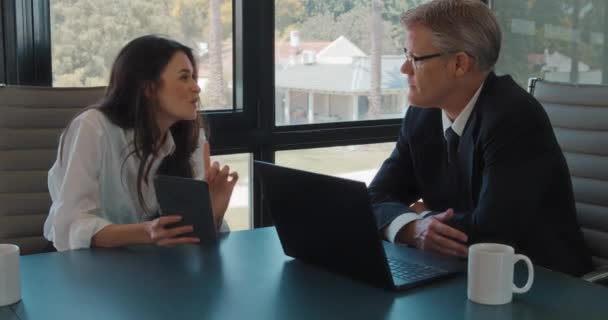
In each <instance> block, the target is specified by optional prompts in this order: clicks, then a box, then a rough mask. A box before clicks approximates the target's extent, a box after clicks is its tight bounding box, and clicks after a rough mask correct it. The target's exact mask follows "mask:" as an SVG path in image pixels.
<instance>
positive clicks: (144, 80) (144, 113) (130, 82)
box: [59, 35, 203, 213]
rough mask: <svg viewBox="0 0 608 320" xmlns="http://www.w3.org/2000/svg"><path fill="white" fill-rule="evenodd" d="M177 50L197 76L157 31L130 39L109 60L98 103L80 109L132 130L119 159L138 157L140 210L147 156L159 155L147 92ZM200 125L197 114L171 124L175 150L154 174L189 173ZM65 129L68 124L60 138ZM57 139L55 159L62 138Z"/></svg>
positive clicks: (155, 85) (175, 44)
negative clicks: (107, 78) (105, 83)
mask: <svg viewBox="0 0 608 320" xmlns="http://www.w3.org/2000/svg"><path fill="white" fill-rule="evenodd" d="M177 52H183V53H184V54H186V56H188V59H189V60H190V62H191V63H192V66H193V67H194V75H195V76H196V75H198V70H197V64H196V61H195V59H194V55H193V53H192V49H190V48H189V47H187V46H185V45H183V44H181V43H179V42H177V41H175V40H171V39H168V38H165V37H161V36H157V35H146V36H142V37H139V38H136V39H134V40H132V41H131V42H129V43H128V44H127V45H126V46H125V47H124V48H123V49H122V50H121V51H120V53H119V54H118V56H117V57H116V60H114V64H113V65H112V73H111V75H110V83H109V85H108V87H107V89H106V92H105V94H104V97H103V98H102V100H101V102H100V103H99V104H97V105H95V106H91V107H89V108H87V109H85V110H83V111H82V112H84V111H86V110H88V109H91V108H97V109H99V110H100V111H101V112H102V113H103V114H104V115H105V116H106V117H108V119H109V120H110V121H111V122H112V123H114V124H115V125H116V126H118V127H120V128H122V129H125V130H133V142H132V145H131V146H130V149H129V150H128V153H127V156H126V157H125V159H124V161H126V160H127V158H128V157H130V156H135V157H136V158H137V159H138V160H139V161H140V163H139V167H138V170H137V197H138V200H139V203H140V205H141V207H142V208H143V209H144V211H145V213H149V212H148V208H147V205H146V203H145V200H144V197H143V194H142V187H143V184H148V183H149V181H148V176H149V173H150V169H151V166H152V161H151V160H148V159H149V158H150V156H152V159H154V158H156V157H157V156H158V146H160V145H161V142H162V141H161V140H162V139H163V137H161V132H160V129H159V127H158V124H157V123H156V118H155V112H154V110H155V107H156V103H157V102H156V100H155V99H149V98H147V95H146V91H150V90H151V91H152V92H154V93H156V90H157V89H158V88H160V87H161V86H162V83H161V73H162V71H163V69H164V68H165V67H166V66H167V64H168V63H169V61H170V60H171V58H172V57H173V55H175V54H176V53H177ZM152 96H155V94H154V95H152ZM202 125H203V123H202V119H200V115H199V116H197V118H196V119H195V120H181V121H178V122H176V123H175V124H174V125H173V126H171V128H170V131H171V135H172V136H173V140H174V142H175V151H174V152H173V153H172V154H170V155H169V156H167V157H165V158H164V159H163V161H162V162H161V165H160V167H159V169H158V173H160V174H168V175H174V176H181V177H188V178H191V177H193V175H194V172H193V168H192V164H191V163H190V159H191V157H192V153H193V152H194V151H195V150H196V149H197V147H198V139H199V132H200V129H201V126H202ZM68 130H69V125H68V126H67V127H66V129H65V131H64V136H65V133H66V132H67V131H68ZM61 140H62V141H61V146H60V150H59V152H60V161H61V152H62V150H63V142H64V141H63V139H61ZM124 163H125V162H123V165H124ZM121 174H122V169H121Z"/></svg>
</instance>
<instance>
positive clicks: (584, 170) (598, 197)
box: [530, 79, 608, 267]
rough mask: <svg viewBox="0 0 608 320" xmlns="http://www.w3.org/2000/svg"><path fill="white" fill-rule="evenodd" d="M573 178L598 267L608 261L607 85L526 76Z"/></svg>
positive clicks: (585, 232)
mask: <svg viewBox="0 0 608 320" xmlns="http://www.w3.org/2000/svg"><path fill="white" fill-rule="evenodd" d="M530 92H531V93H532V95H534V97H536V99H537V100H538V101H540V103H541V104H542V105H543V107H544V108H545V111H546V112H547V114H548V115H549V118H550V120H551V124H552V126H553V130H554V132H555V135H556V137H557V141H558V142H559V144H560V146H561V148H562V151H563V152H564V156H565V157H566V161H567V162H568V167H569V168H570V175H571V177H572V184H573V188H574V198H575V200H576V210H577V214H578V221H579V224H580V226H581V228H582V230H583V235H584V237H585V240H586V242H587V245H588V246H589V248H590V249H591V253H592V255H593V261H594V264H595V265H596V267H599V266H606V265H608V86H601V85H573V84H566V83H555V82H549V81H544V80H539V79H531V80H530Z"/></svg>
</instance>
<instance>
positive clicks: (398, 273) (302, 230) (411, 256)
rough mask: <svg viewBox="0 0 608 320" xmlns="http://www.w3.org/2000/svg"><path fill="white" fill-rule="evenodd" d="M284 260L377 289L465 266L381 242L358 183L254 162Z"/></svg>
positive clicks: (402, 285)
mask: <svg viewBox="0 0 608 320" xmlns="http://www.w3.org/2000/svg"><path fill="white" fill-rule="evenodd" d="M254 168H255V173H256V174H258V175H259V177H260V181H261V187H262V188H261V194H262V199H263V200H264V203H265V204H266V207H265V208H264V209H265V210H268V211H270V215H271V216H272V219H273V220H274V224H275V226H276V230H277V233H278V235H279V239H280V241H281V245H282V246H283V250H284V251H285V254H286V255H288V256H291V257H294V258H297V259H300V260H303V261H305V262H308V263H311V264H315V265H320V266H322V267H324V268H326V269H329V270H331V271H334V272H337V273H340V274H345V275H347V276H350V277H351V278H354V279H357V280H361V281H365V282H367V283H370V284H373V285H375V286H379V287H385V288H392V289H406V288H411V287H414V286H418V285H420V284H424V283H427V282H430V281H433V280H436V279H439V278H444V277H447V276H450V275H454V274H457V273H459V272H464V271H465V270H466V263H465V261H462V260H459V259H457V258H452V257H447V256H443V255H440V254H435V253H430V252H425V251H422V250H417V249H414V248H408V247H407V246H403V245H397V244H392V243H390V242H387V241H382V239H381V237H380V234H379V232H378V230H377V229H376V220H375V217H374V214H373V212H372V207H371V204H370V201H369V196H368V193H367V187H366V186H365V184H364V183H363V182H358V181H352V180H348V179H342V178H336V177H331V176H326V175H321V174H316V173H311V172H307V171H302V170H296V169H290V168H285V167H281V166H277V165H273V164H270V163H265V162H261V161H255V163H254Z"/></svg>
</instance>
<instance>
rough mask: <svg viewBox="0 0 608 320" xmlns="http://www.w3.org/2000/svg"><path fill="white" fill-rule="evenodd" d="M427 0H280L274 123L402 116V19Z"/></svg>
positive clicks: (277, 6)
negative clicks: (403, 13)
mask: <svg viewBox="0 0 608 320" xmlns="http://www.w3.org/2000/svg"><path fill="white" fill-rule="evenodd" d="M424 2H428V0H409V1H405V0H404V1H369V0H368V1H325V0H308V1H305V0H301V1H298V0H276V2H275V35H276V38H275V53H274V56H275V73H276V80H275V83H276V98H275V113H276V117H275V119H276V124H277V125H293V124H313V123H325V122H340V121H358V120H374V119H387V118H401V117H402V116H403V115H404V112H405V109H406V107H407V105H408V102H407V85H406V78H405V76H404V75H402V74H401V72H400V71H399V69H400V67H401V65H402V64H403V61H404V59H403V49H402V48H403V44H404V43H405V41H404V39H405V37H404V36H405V33H404V31H403V27H402V26H401V25H400V23H399V17H400V14H401V13H402V12H403V11H405V10H407V9H408V8H411V7H413V6H415V5H418V4H420V3H424Z"/></svg>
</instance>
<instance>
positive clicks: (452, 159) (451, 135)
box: [445, 127, 460, 166]
mask: <svg viewBox="0 0 608 320" xmlns="http://www.w3.org/2000/svg"><path fill="white" fill-rule="evenodd" d="M445 140H446V143H447V147H448V148H447V149H448V163H450V165H452V166H453V165H456V162H457V161H458V143H459V140H460V137H458V135H457V134H456V132H454V130H453V129H452V127H449V128H448V129H447V130H446V131H445Z"/></svg>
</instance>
